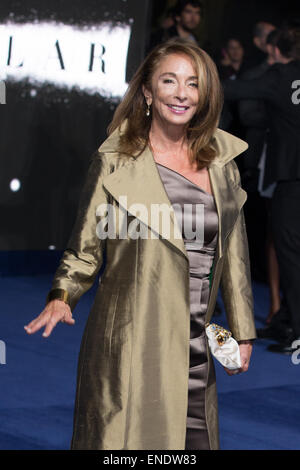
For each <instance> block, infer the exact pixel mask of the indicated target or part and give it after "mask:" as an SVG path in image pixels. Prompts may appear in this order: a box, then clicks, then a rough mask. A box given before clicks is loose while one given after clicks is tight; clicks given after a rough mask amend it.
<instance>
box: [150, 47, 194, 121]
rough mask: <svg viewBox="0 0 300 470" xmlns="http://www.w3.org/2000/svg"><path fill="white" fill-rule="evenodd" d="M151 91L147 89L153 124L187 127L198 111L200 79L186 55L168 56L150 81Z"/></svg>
mask: <svg viewBox="0 0 300 470" xmlns="http://www.w3.org/2000/svg"><path fill="white" fill-rule="evenodd" d="M151 88H152V89H151V90H147V89H144V95H145V98H146V101H147V103H149V104H150V103H151V105H152V121H157V123H158V124H159V125H160V126H170V125H175V126H183V127H185V126H186V125H187V124H188V123H189V122H190V120H191V119H192V117H193V116H194V114H195V113H196V111H197V106H198V102H199V91H198V79H197V73H196V70H195V66H194V64H193V62H192V60H191V59H190V58H189V57H188V56H186V55H179V54H169V55H168V56H166V57H165V58H164V59H163V60H162V61H161V62H160V64H159V65H158V67H157V69H156V70H155V72H154V74H153V77H152V80H151Z"/></svg>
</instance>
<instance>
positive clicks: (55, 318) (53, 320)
mask: <svg viewBox="0 0 300 470" xmlns="http://www.w3.org/2000/svg"><path fill="white" fill-rule="evenodd" d="M61 318H62V317H61V316H58V315H51V317H50V319H49V320H48V322H47V324H46V328H45V330H44V333H43V336H44V337H45V338H47V337H48V336H49V335H50V334H51V332H52V330H53V328H54V327H55V326H56V325H57V323H58V322H59V321H60V320H61Z"/></svg>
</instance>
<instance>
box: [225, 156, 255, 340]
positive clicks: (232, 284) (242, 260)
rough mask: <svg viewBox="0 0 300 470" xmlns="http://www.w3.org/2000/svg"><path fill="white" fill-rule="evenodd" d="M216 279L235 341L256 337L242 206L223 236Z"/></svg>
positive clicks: (236, 179)
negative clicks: (227, 235)
mask: <svg viewBox="0 0 300 470" xmlns="http://www.w3.org/2000/svg"><path fill="white" fill-rule="evenodd" d="M231 167H232V170H233V172H234V175H235V182H236V184H238V185H240V175H239V170H238V167H237V164H236V163H235V162H234V161H233V160H232V161H231ZM223 256H224V264H223V271H222V276H221V281H220V287H221V293H222V299H223V302H224V306H225V311H226V316H227V321H228V324H229V328H230V330H231V332H232V334H233V337H234V338H235V339H236V340H237V341H241V340H249V339H255V338H256V329H255V322H254V314H253V294H252V284H251V273H250V260H249V250H248V239H247V233H246V225H245V218H244V211H243V208H242V209H241V210H240V213H239V216H238V218H237V221H236V223H235V225H234V228H233V230H232V232H231V234H230V235H229V238H228V240H227V248H226V249H225V252H224V255H223Z"/></svg>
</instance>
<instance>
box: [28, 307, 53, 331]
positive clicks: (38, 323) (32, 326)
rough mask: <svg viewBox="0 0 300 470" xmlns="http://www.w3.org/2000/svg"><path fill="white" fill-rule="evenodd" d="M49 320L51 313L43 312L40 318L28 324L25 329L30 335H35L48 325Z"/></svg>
mask: <svg viewBox="0 0 300 470" xmlns="http://www.w3.org/2000/svg"><path fill="white" fill-rule="evenodd" d="M49 318H50V312H47V311H43V312H42V313H41V314H40V315H39V316H38V317H36V318H35V319H34V320H32V321H31V322H30V323H28V325H25V326H24V328H25V330H26V331H27V333H29V334H32V333H35V332H36V331H38V330H39V329H40V328H42V327H43V326H45V325H46V323H47V321H48V320H49Z"/></svg>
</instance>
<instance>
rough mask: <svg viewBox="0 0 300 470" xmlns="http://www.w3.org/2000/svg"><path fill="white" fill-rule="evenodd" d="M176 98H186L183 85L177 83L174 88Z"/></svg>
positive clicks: (182, 99) (181, 99)
mask: <svg viewBox="0 0 300 470" xmlns="http://www.w3.org/2000/svg"><path fill="white" fill-rule="evenodd" d="M176 98H178V99H179V100H180V101H184V100H186V99H187V92H186V87H185V85H178V86H177V90H176Z"/></svg>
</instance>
